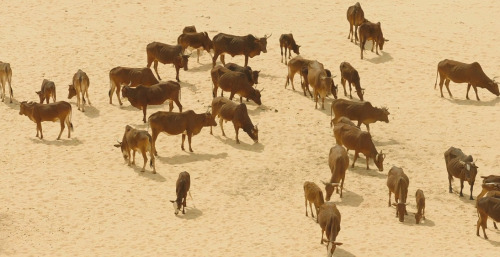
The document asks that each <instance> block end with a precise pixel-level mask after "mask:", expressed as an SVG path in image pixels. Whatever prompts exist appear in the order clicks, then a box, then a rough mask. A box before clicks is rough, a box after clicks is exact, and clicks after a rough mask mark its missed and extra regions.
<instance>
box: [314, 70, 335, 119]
mask: <svg viewBox="0 0 500 257" xmlns="http://www.w3.org/2000/svg"><path fill="white" fill-rule="evenodd" d="M307 83H308V84H310V85H311V87H312V88H313V97H314V101H315V102H316V105H315V106H314V108H315V109H316V108H318V98H319V97H321V109H323V110H324V109H325V98H326V97H327V96H328V94H329V93H330V92H332V93H334V94H333V97H334V98H335V99H337V94H336V92H337V91H336V90H333V89H332V88H335V84H334V83H333V78H332V77H331V76H328V75H327V72H326V71H325V69H324V67H323V64H321V63H319V62H317V61H313V62H311V63H309V65H308V66H307Z"/></svg>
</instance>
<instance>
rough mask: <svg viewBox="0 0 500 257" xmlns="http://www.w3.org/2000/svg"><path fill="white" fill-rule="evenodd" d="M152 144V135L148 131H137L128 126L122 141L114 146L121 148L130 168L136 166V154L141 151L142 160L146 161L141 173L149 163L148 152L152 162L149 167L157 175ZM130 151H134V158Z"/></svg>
mask: <svg viewBox="0 0 500 257" xmlns="http://www.w3.org/2000/svg"><path fill="white" fill-rule="evenodd" d="M151 144H152V138H151V135H150V134H149V133H148V132H147V131H146V130H137V129H134V128H132V127H131V126H129V125H127V126H125V133H124V134H123V139H122V141H121V142H118V144H115V145H114V146H115V147H120V148H121V150H122V154H123V159H125V161H128V166H131V165H132V164H135V152H136V151H141V153H142V158H143V159H144V165H143V166H142V170H141V172H144V171H145V168H146V163H147V161H148V157H147V156H146V152H149V154H150V156H151V161H150V162H149V165H150V166H151V167H152V168H153V174H155V173H156V168H155V157H154V154H153V151H152V149H151ZM130 151H133V155H132V156H130ZM131 159H132V162H131Z"/></svg>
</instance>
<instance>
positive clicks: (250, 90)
mask: <svg viewBox="0 0 500 257" xmlns="http://www.w3.org/2000/svg"><path fill="white" fill-rule="evenodd" d="M217 72H218V75H216V76H218V77H219V79H218V81H217V84H214V90H213V96H214V97H215V96H216V95H217V89H218V88H219V87H220V88H221V89H222V90H223V91H226V92H230V96H229V99H230V100H232V99H233V97H234V95H235V94H238V95H240V103H242V102H243V101H242V98H243V97H246V98H248V99H250V100H252V101H254V102H255V103H256V104H258V105H261V104H262V102H261V99H260V98H261V94H260V93H261V92H262V91H263V90H264V89H261V90H257V89H255V88H254V87H253V85H254V83H253V82H249V81H248V77H247V75H245V74H243V73H241V72H237V71H231V70H229V69H226V68H224V69H219V70H218V71H217ZM212 78H213V76H212Z"/></svg>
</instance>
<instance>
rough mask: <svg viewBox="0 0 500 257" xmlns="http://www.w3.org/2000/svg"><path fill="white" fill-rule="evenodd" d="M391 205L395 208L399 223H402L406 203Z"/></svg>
mask: <svg viewBox="0 0 500 257" xmlns="http://www.w3.org/2000/svg"><path fill="white" fill-rule="evenodd" d="M392 205H394V206H396V211H397V213H398V218H399V221H400V222H404V221H405V214H406V205H407V203H392Z"/></svg>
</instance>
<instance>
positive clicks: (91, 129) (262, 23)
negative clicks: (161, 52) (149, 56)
mask: <svg viewBox="0 0 500 257" xmlns="http://www.w3.org/2000/svg"><path fill="white" fill-rule="evenodd" d="M286 2H287V3H284V2H279V1H262V0H254V1H217V2H213V1H211V2H210V4H207V1H116V0H112V1H102V0H95V1H89V0H85V1H3V2H2V7H1V8H0V14H1V15H0V24H2V25H1V26H0V34H1V35H2V37H1V39H0V43H1V44H0V45H1V46H2V51H1V54H0V60H1V61H4V62H9V63H10V64H11V66H12V69H13V79H12V81H13V89H14V96H15V101H14V103H13V104H8V103H1V104H0V113H2V121H1V122H0V130H1V131H2V132H1V133H2V136H3V143H2V145H3V146H2V151H1V154H0V167H1V169H0V175H1V179H0V192H1V194H0V255H2V256H319V255H324V254H325V251H326V250H325V247H324V246H323V245H321V244H320V243H319V241H320V236H321V230H320V227H319V225H318V224H316V223H315V221H314V220H312V219H311V218H310V217H309V218H307V217H305V215H304V198H303V189H302V185H303V182H304V181H306V180H310V181H314V182H316V183H318V184H319V183H320V180H327V179H329V177H330V170H329V168H328V165H327V157H328V151H329V149H330V147H331V146H333V144H334V142H335V140H334V137H333V133H332V129H331V128H330V111H329V108H330V103H331V101H332V98H331V97H330V98H329V99H327V102H326V104H325V105H326V110H324V111H322V110H315V109H314V102H313V101H312V100H311V99H310V98H307V97H304V96H303V95H302V92H301V91H295V92H294V91H292V90H291V87H288V88H287V89H285V88H284V83H285V76H286V73H287V71H286V66H285V65H284V64H282V63H280V53H279V52H280V51H279V44H278V39H279V36H280V34H282V33H290V32H292V33H293V34H294V37H295V39H296V41H297V42H298V44H299V45H302V47H301V49H300V50H301V53H302V56H303V57H305V58H309V59H317V60H318V61H320V62H322V63H324V65H325V66H326V68H329V69H330V70H331V71H332V72H333V74H334V75H337V77H336V78H335V79H334V80H335V82H336V83H339V81H340V74H339V64H340V63H341V62H342V61H348V62H350V63H351V64H352V65H353V66H354V67H355V68H357V70H358V71H359V73H360V76H361V84H362V86H363V87H364V88H366V94H365V98H366V100H368V101H371V102H372V103H373V105H375V106H387V107H388V108H389V111H390V112H391V115H390V117H389V118H390V123H388V124H386V123H375V124H373V125H372V126H371V130H372V134H373V138H374V142H375V145H376V147H377V149H378V150H379V151H380V150H383V152H384V153H386V154H387V158H386V162H385V163H384V168H385V169H384V171H383V172H378V171H377V170H376V169H375V165H374V164H373V162H371V163H370V168H371V169H370V170H368V171H367V170H366V169H365V159H364V157H361V158H360V159H359V160H358V162H357V163H356V166H355V168H349V170H348V171H347V175H346V182H345V191H344V197H343V198H342V199H340V198H339V196H338V195H336V194H335V195H334V196H333V197H332V201H334V202H335V203H337V205H338V208H339V210H340V212H341V214H342V230H341V231H340V234H339V236H338V238H337V241H340V242H343V243H344V245H342V246H340V247H338V248H337V250H336V252H335V255H336V256H494V255H495V254H498V252H499V249H500V248H499V246H500V232H499V231H498V230H495V229H494V228H493V226H492V223H491V220H490V221H489V222H488V224H489V227H488V229H487V233H488V236H489V237H490V240H485V239H484V238H483V237H482V232H481V237H477V236H476V235H475V234H476V221H477V214H476V209H475V208H474V204H473V201H470V200H468V197H469V185H467V184H466V186H465V188H464V194H465V197H463V198H460V197H459V196H458V195H457V194H456V193H453V194H450V193H448V180H447V174H446V168H445V165H444V158H443V153H444V151H445V150H446V149H448V147H450V146H455V147H459V148H461V149H462V150H463V151H464V152H465V153H467V154H472V155H473V156H474V157H475V158H476V159H478V161H477V165H478V166H479V174H478V177H477V180H478V181H477V182H476V187H475V188H474V197H475V196H476V195H477V194H478V193H479V192H480V185H479V184H480V182H481V179H480V178H479V176H481V175H489V174H498V172H499V171H498V166H499V161H498V160H499V159H500V144H499V142H500V133H499V128H500V118H499V114H500V112H499V110H498V109H499V106H500V98H497V97H496V96H494V95H492V94H491V93H489V92H488V91H486V90H485V89H479V95H480V98H481V100H482V101H480V102H478V101H475V100H466V99H465V91H466V85H465V84H455V83H453V82H452V83H451V86H450V87H451V91H452V93H453V94H454V96H455V98H454V99H451V100H450V99H449V97H448V95H447V93H446V92H445V98H440V94H439V90H434V89H433V87H434V82H435V75H436V66H437V63H438V62H439V61H441V60H442V59H445V58H449V59H455V60H458V61H463V62H473V61H477V62H479V63H480V64H481V65H482V67H483V69H484V71H485V73H486V74H487V75H488V76H490V77H494V76H498V75H500V56H499V55H498V54H499V52H500V51H499V50H500V47H499V45H498V36H499V33H498V32H499V28H500V21H499V19H498V14H499V13H500V5H499V3H498V2H497V1H494V0H490V1H481V0H473V1H471V0H460V1H430V0H429V1H428V0H426V1H389V0H379V1H368V2H361V5H362V7H363V9H364V12H365V15H366V17H367V18H368V19H369V20H371V21H374V22H377V21H380V22H381V23H382V29H383V31H384V35H385V37H386V38H388V39H389V40H390V41H389V42H387V43H386V45H385V48H384V51H382V54H381V55H380V56H377V55H376V54H375V53H372V52H370V51H369V50H368V51H366V52H365V60H360V58H359V55H360V51H359V47H358V46H357V45H355V44H354V43H351V42H350V41H349V40H348V39H347V34H348V28H349V25H348V22H347V20H346V17H345V16H346V10H347V8H348V6H350V5H352V4H354V2H349V1H324V2H321V3H320V2H317V1H311V2H314V3H310V2H305V1H286ZM186 25H196V27H197V29H198V30H199V31H207V32H208V34H209V36H210V37H211V38H212V37H213V36H214V35H216V34H217V33H219V32H225V33H229V34H235V35H246V34H248V33H252V34H254V35H256V36H263V35H264V34H268V35H269V34H270V33H272V36H271V38H269V40H268V46H267V49H268V52H267V53H265V54H261V55H260V56H256V57H254V58H252V59H250V61H249V65H250V66H251V67H252V68H253V69H256V70H261V78H260V79H259V82H260V83H259V85H258V88H265V90H264V92H263V93H262V94H263V96H262V102H263V105H262V106H257V105H256V104H255V103H253V102H250V103H248V110H249V114H250V117H251V119H252V121H253V122H254V124H255V123H258V126H259V130H260V135H259V137H260V138H259V139H260V142H259V143H258V144H254V143H253V141H252V140H251V139H250V138H249V137H248V136H247V135H246V134H245V133H244V132H242V131H240V140H241V144H240V145H237V144H236V143H235V139H234V135H235V133H234V130H233V128H232V124H230V123H227V125H226V126H225V130H226V134H227V136H228V137H223V136H222V135H221V132H220V128H219V127H216V128H214V135H213V136H211V135H210V134H209V129H206V128H205V129H203V130H202V131H201V133H200V134H199V135H197V136H195V137H194V138H193V143H192V146H193V149H194V151H195V152H194V153H189V152H184V151H181V149H180V142H181V137H180V136H166V135H164V134H162V135H161V136H160V137H159V138H158V141H157V147H158V152H159V155H160V156H159V158H158V159H157V162H156V163H157V170H158V174H156V175H153V174H151V169H150V168H149V167H148V168H147V171H146V173H141V172H140V166H142V158H141V157H140V155H139V156H138V159H137V163H138V164H139V166H135V167H128V166H127V165H126V164H125V163H124V161H123V158H122V156H121V153H120V151H119V149H117V148H115V147H113V144H115V143H116V140H117V139H121V137H122V135H123V131H124V127H125V125H127V124H129V125H132V126H134V127H137V128H140V129H146V128H147V126H146V125H145V124H143V123H142V121H141V119H142V112H141V111H139V110H137V109H135V108H133V107H131V106H130V103H129V102H127V101H125V102H124V105H123V106H122V107H119V106H117V101H116V97H115V96H114V99H113V102H114V104H113V105H110V104H109V103H108V102H109V98H108V95H107V92H108V90H109V78H108V72H109V70H110V69H111V68H113V67H116V66H128V67H143V66H145V65H146V52H145V48H146V45H147V44H148V43H150V42H152V41H160V42H164V43H169V44H173V43H175V42H176V39H177V36H178V35H179V34H180V33H181V31H182V28H183V27H184V26H186ZM367 45H368V46H369V47H370V46H371V43H368V44H367ZM193 57H194V56H193ZM226 60H227V61H232V62H236V63H238V64H243V60H244V59H243V57H241V56H238V57H235V58H231V57H229V56H228V57H226ZM211 66H212V65H211V59H210V57H209V55H208V54H206V53H205V54H204V55H203V56H201V58H200V64H198V63H196V58H191V59H190V62H189V68H190V69H189V71H187V72H186V71H181V73H180V78H181V80H182V83H181V86H182V99H181V102H182V104H183V105H184V109H185V110H188V109H192V110H194V111H196V112H204V111H206V109H207V106H208V105H209V104H210V102H211V99H212V96H211V92H210V90H211V81H210V74H209V70H210V68H211ZM78 69H82V70H84V71H86V72H87V74H88V75H89V77H90V92H89V94H90V100H91V101H92V104H93V105H92V106H90V107H87V108H86V112H85V113H82V112H80V111H77V109H76V99H75V98H73V99H71V100H67V99H66V98H67V85H68V84H69V82H70V80H71V78H72V76H73V74H74V73H75V72H76V71H77V70H78ZM159 72H160V74H161V75H162V78H163V79H173V78H174V75H175V71H174V69H173V68H172V67H171V65H161V64H160V67H159ZM43 78H47V79H50V80H53V81H54V82H55V84H56V88H57V96H58V100H65V101H69V102H70V103H72V106H73V124H74V127H75V131H74V132H73V133H72V138H71V139H68V138H67V132H66V131H65V132H64V133H63V136H62V139H61V140H59V141H57V140H55V139H56V137H57V134H58V133H59V125H58V123H51V122H45V123H43V125H42V126H43V129H44V136H45V138H44V140H40V139H38V138H36V137H35V134H36V131H35V124H34V123H33V122H32V121H30V120H29V119H28V118H27V117H25V116H20V115H19V114H18V112H19V102H20V101H24V100H37V99H38V97H37V95H36V94H35V93H34V91H35V90H39V87H40V85H41V81H42V80H43ZM298 81H299V79H298V77H297V76H296V77H295V82H296V85H299V82H298ZM296 89H298V87H296ZM471 93H472V94H471V95H470V96H471V99H475V95H474V93H473V91H472V90H471ZM340 97H341V98H345V97H344V96H343V92H341V93H340ZM148 109H149V110H148V115H150V114H152V113H153V112H155V111H159V110H166V107H164V106H153V107H150V108H148ZM174 111H177V107H175V109H174ZM362 129H363V130H364V129H365V128H364V127H363V128H362ZM349 156H350V158H351V161H352V152H350V153H349ZM393 165H397V166H400V167H402V168H403V169H404V170H405V172H406V173H407V174H408V176H409V178H410V186H409V197H408V198H409V202H410V204H409V206H408V212H409V215H408V216H406V219H405V222H404V223H400V222H399V221H398V220H397V218H395V209H394V208H393V207H391V208H389V207H387V200H388V199H387V198H388V190H387V186H386V178H387V172H388V170H389V169H390V168H391V167H392V166H393ZM184 170H185V171H188V172H189V173H190V174H191V192H192V195H193V197H194V200H191V199H190V198H188V201H187V205H188V206H187V213H186V214H185V215H179V216H177V217H176V216H175V215H174V213H173V210H172V206H171V203H170V202H169V200H172V199H174V197H175V181H176V179H177V176H178V174H179V172H181V171H184ZM459 187H460V186H459V181H458V180H455V181H454V182H453V189H454V190H457V189H459ZM418 188H420V189H422V190H423V191H424V193H425V195H426V198H427V202H426V204H427V208H426V217H427V220H426V221H425V222H424V223H423V224H420V225H416V224H415V219H414V217H413V214H414V212H415V211H416V206H415V200H414V199H415V198H414V194H415V191H416V190H417V189H418Z"/></svg>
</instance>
